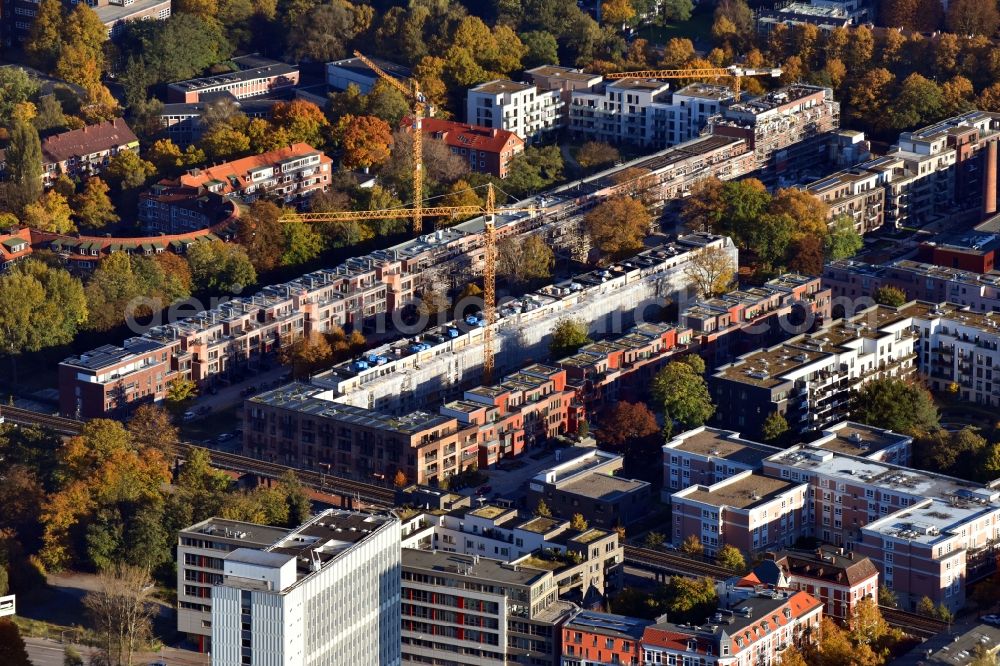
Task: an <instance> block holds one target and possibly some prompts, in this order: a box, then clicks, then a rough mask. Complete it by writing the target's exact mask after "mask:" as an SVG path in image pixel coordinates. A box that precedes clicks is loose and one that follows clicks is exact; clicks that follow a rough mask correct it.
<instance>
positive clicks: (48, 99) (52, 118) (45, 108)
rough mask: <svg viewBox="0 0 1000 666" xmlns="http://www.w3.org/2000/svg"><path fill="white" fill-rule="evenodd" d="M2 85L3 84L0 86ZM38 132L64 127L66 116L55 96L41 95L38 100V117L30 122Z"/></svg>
mask: <svg viewBox="0 0 1000 666" xmlns="http://www.w3.org/2000/svg"><path fill="white" fill-rule="evenodd" d="M0 85H3V84H0ZM32 122H33V123H34V125H35V127H37V128H38V131H39V132H44V131H46V130H62V129H64V128H65V127H66V116H65V114H63V110H62V103H61V102H60V101H59V98H58V97H56V96H55V95H42V96H41V97H39V98H38V115H37V116H35V119H34V120H33V121H32Z"/></svg>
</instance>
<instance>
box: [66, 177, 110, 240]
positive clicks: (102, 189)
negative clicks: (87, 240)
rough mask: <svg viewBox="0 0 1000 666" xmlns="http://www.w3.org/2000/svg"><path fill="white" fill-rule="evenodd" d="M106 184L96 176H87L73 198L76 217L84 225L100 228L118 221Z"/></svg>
mask: <svg viewBox="0 0 1000 666" xmlns="http://www.w3.org/2000/svg"><path fill="white" fill-rule="evenodd" d="M108 190H109V188H108V186H107V185H106V184H105V182H104V181H103V180H101V179H100V178H98V177H96V176H95V177H93V178H88V179H87V184H86V186H85V187H84V189H83V192H81V193H80V194H78V195H76V197H75V199H74V202H73V203H74V213H75V215H76V219H77V220H78V221H79V222H80V224H81V225H82V226H84V227H88V228H90V229H100V228H102V227H104V226H106V225H108V224H114V223H116V222H118V219H119V218H118V214H117V213H116V212H115V206H114V204H112V203H111V198H110V197H109V196H108Z"/></svg>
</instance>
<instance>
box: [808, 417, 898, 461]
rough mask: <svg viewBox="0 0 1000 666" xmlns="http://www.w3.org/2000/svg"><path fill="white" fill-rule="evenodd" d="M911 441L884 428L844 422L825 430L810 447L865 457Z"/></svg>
mask: <svg viewBox="0 0 1000 666" xmlns="http://www.w3.org/2000/svg"><path fill="white" fill-rule="evenodd" d="M911 440H912V438H911V437H908V436H906V435H901V434H899V433H895V432H892V431H891V430H885V429H884V428H876V427H874V426H870V425H866V424H864V423H855V422H853V421H844V422H843V423H838V424H836V425H834V426H831V427H830V428H827V429H826V430H824V431H823V437H821V438H819V439H817V440H816V441H814V442H810V443H809V446H814V447H817V448H822V449H828V450H831V451H836V452H838V453H847V454H849V455H856V456H862V457H864V456H868V455H871V454H873V453H876V452H878V451H881V450H882V449H885V448H888V447H890V446H893V445H895V444H902V443H904V442H908V441H911Z"/></svg>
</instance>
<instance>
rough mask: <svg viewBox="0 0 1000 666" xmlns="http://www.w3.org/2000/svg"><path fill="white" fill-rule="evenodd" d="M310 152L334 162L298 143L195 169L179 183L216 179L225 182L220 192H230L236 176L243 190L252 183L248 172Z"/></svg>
mask: <svg viewBox="0 0 1000 666" xmlns="http://www.w3.org/2000/svg"><path fill="white" fill-rule="evenodd" d="M310 153H319V155H320V162H321V163H324V164H330V163H331V162H332V160H331V159H330V158H329V157H327V156H326V155H324V154H323V153H321V152H320V151H319V150H317V149H316V148H313V147H312V146H310V145H309V144H308V143H296V144H293V145H291V146H289V147H287V148H279V149H278V150H272V151H270V152H267V153H262V154H260V155H251V156H250V157H244V158H243V159H239V160H233V161H232V162H226V163H225V164H218V165H216V166H212V167H207V168H204V169H194V170H192V171H190V172H188V173H186V174H184V175H182V176H181V177H180V179H179V184H180V185H185V186H188V187H199V186H204V185H206V184H207V183H208V182H209V181H213V180H216V181H219V182H221V183H223V184H224V186H223V188H222V190H221V191H220V194H228V193H230V192H234V191H236V188H234V187H233V184H232V182H231V181H230V178H236V179H237V180H238V181H239V183H240V188H239V189H241V190H242V189H244V188H245V187H247V186H249V185H251V184H252V183H248V182H246V175H247V172H249V171H253V170H254V169H259V168H261V167H268V166H272V165H274V164H276V163H278V162H283V161H285V160H288V159H292V158H295V157H304V156H306V155H309V154H310Z"/></svg>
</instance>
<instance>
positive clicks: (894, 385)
mask: <svg viewBox="0 0 1000 666" xmlns="http://www.w3.org/2000/svg"><path fill="white" fill-rule="evenodd" d="M852 407H853V409H852V412H851V418H852V419H854V420H857V421H860V422H862V423H867V424H868V425H873V426H877V427H879V428H889V429H890V430H894V431H895V432H901V433H907V434H917V433H921V432H929V431H932V430H935V429H937V427H938V411H937V407H936V406H935V405H934V400H933V399H932V398H931V395H930V393H928V391H927V389H925V388H924V387H922V386H920V385H918V384H915V383H912V382H907V381H904V380H902V379H896V378H894V377H885V378H879V379H874V380H872V381H869V382H867V383H866V384H864V385H863V386H862V387H861V390H859V391H858V392H857V393H856V394H855V397H854V400H853V403H852Z"/></svg>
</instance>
